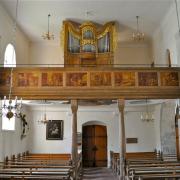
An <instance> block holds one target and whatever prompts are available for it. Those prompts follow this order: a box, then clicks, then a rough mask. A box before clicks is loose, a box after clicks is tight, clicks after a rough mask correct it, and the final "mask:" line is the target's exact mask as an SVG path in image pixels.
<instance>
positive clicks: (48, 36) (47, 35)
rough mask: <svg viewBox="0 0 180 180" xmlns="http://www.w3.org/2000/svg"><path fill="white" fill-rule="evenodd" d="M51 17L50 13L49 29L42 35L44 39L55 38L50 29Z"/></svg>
mask: <svg viewBox="0 0 180 180" xmlns="http://www.w3.org/2000/svg"><path fill="white" fill-rule="evenodd" d="M50 17H51V15H50V14H48V31H47V32H46V33H44V34H43V35H42V38H43V39H44V40H53V39H54V34H52V33H51V32H50V31H49V19H50Z"/></svg>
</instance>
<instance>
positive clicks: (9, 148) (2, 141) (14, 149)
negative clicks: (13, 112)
mask: <svg viewBox="0 0 180 180" xmlns="http://www.w3.org/2000/svg"><path fill="white" fill-rule="evenodd" d="M23 113H25V114H26V115H27V110H26V108H24V109H23ZM27 117H28V116H27ZM26 120H27V122H28V123H29V118H26ZM21 132H22V124H21V120H20V119H16V120H15V131H5V130H2V117H0V161H3V160H4V157H5V156H9V157H10V156H11V155H13V154H14V155H17V154H18V153H23V152H25V151H27V150H28V135H29V133H28V134H27V136H26V137H24V138H23V139H21Z"/></svg>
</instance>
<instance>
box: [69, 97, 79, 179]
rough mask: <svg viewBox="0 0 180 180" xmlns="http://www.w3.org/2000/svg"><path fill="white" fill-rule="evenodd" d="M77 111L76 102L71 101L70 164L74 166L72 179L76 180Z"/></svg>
mask: <svg viewBox="0 0 180 180" xmlns="http://www.w3.org/2000/svg"><path fill="white" fill-rule="evenodd" d="M77 110H78V101H77V100H71V111H72V164H73V166H74V179H77V162H78V145H77Z"/></svg>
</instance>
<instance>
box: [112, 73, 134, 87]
mask: <svg viewBox="0 0 180 180" xmlns="http://www.w3.org/2000/svg"><path fill="white" fill-rule="evenodd" d="M114 77H115V86H135V72H115V73H114Z"/></svg>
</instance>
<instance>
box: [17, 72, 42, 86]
mask: <svg viewBox="0 0 180 180" xmlns="http://www.w3.org/2000/svg"><path fill="white" fill-rule="evenodd" d="M38 81H39V74H38V73H35V72H32V73H18V74H17V86H18V87H25V86H26V87H36V86H38Z"/></svg>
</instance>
